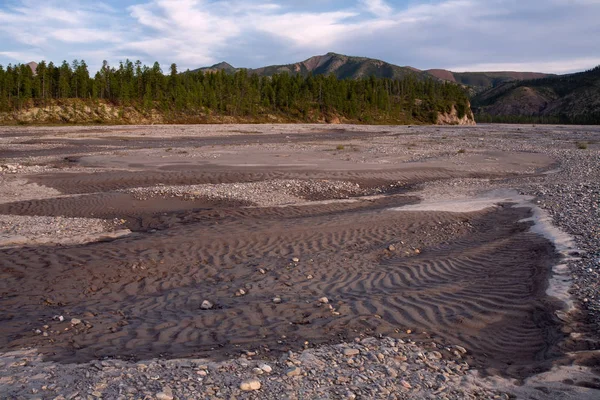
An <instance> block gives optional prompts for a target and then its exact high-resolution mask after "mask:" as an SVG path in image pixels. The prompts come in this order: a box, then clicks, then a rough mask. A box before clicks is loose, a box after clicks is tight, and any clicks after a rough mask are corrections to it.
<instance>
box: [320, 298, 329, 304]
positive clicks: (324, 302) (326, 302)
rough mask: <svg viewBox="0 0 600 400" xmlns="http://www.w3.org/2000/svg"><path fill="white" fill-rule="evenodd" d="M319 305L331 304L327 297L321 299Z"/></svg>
mask: <svg viewBox="0 0 600 400" xmlns="http://www.w3.org/2000/svg"><path fill="white" fill-rule="evenodd" d="M319 303H321V304H329V299H328V298H327V297H321V298H320V299H319Z"/></svg>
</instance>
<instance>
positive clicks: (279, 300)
mask: <svg viewBox="0 0 600 400" xmlns="http://www.w3.org/2000/svg"><path fill="white" fill-rule="evenodd" d="M273 303H275V304H279V303H281V297H273Z"/></svg>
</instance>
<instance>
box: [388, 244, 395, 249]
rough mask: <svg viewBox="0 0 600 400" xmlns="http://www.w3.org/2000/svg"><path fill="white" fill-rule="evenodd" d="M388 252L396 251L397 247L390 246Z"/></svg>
mask: <svg viewBox="0 0 600 400" xmlns="http://www.w3.org/2000/svg"><path fill="white" fill-rule="evenodd" d="M388 250H389V251H396V246H394V245H393V244H390V245H389V246H388Z"/></svg>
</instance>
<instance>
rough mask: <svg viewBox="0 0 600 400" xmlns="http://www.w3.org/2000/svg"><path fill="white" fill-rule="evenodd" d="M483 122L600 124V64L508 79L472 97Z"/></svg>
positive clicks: (474, 107)
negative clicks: (581, 69) (540, 76)
mask: <svg viewBox="0 0 600 400" xmlns="http://www.w3.org/2000/svg"><path fill="white" fill-rule="evenodd" d="M472 103H473V109H474V111H475V113H476V115H477V116H478V120H479V121H481V122H530V121H532V122H536V121H537V122H556V123H558V122H560V123H576V124H598V123H600V66H598V67H596V68H594V69H592V70H589V71H586V72H580V73H576V74H570V75H560V76H550V77H547V78H543V79H531V80H524V81H516V82H508V83H504V84H501V85H499V86H497V87H494V88H491V89H489V90H486V91H484V92H482V93H480V94H479V95H477V96H475V97H474V98H473V99H472Z"/></svg>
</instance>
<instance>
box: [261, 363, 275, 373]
mask: <svg viewBox="0 0 600 400" xmlns="http://www.w3.org/2000/svg"><path fill="white" fill-rule="evenodd" d="M258 368H260V369H262V370H263V371H264V372H266V373H267V374H269V373H271V371H273V368H271V366H270V365H269V364H260V365H259V366H258Z"/></svg>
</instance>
